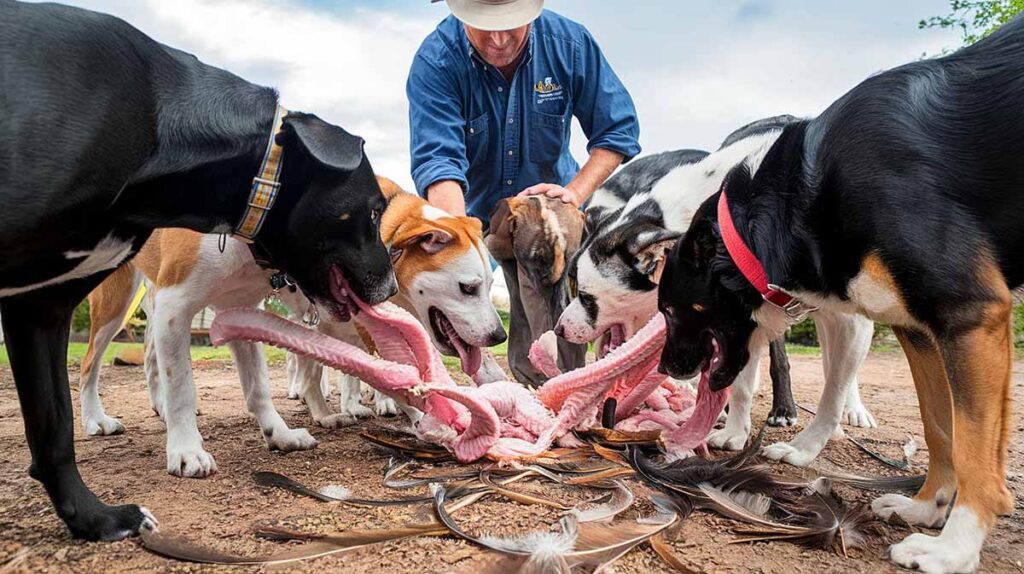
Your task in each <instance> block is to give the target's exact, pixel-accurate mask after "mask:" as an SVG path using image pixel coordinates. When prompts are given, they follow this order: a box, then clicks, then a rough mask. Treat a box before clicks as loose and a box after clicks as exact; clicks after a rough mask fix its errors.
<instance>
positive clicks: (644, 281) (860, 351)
mask: <svg viewBox="0 0 1024 574" xmlns="http://www.w3.org/2000/svg"><path fill="white" fill-rule="evenodd" d="M793 121H796V118H793V117H792V116H777V117H773V118H766V119H764V120H759V121H757V122H753V123H751V124H749V125H747V126H744V127H742V128H740V129H739V130H737V131H735V132H734V133H732V134H730V135H729V137H727V138H726V140H725V142H724V143H723V144H722V147H721V148H720V149H719V150H718V151H716V152H714V153H711V154H708V153H707V152H703V151H696V150H680V151H673V152H665V153H661V154H658V155H654V156H648V157H645V158H640V159H638V160H635V161H634V162H632V163H630V164H629V165H627V166H626V167H624V168H623V169H622V170H620V171H619V172H618V173H617V174H616V175H615V176H613V177H612V178H611V179H609V180H608V182H607V183H606V184H605V185H604V186H602V187H601V188H600V189H599V190H598V191H597V192H596V193H595V194H594V197H593V199H592V201H591V203H590V205H589V206H588V208H587V211H586V224H587V235H586V240H585V241H584V244H583V246H582V247H581V249H580V251H579V253H578V255H577V257H576V259H575V260H574V262H573V264H572V266H571V267H570V269H569V274H570V283H571V284H572V285H573V286H574V290H575V298H574V299H573V301H572V302H571V303H570V305H569V306H568V307H567V308H566V310H565V312H563V313H562V316H561V318H560V320H559V322H558V327H557V330H556V333H557V334H559V335H560V336H562V337H564V338H566V339H568V340H569V341H573V342H581V341H593V340H598V348H599V349H600V350H604V349H607V348H608V347H614V346H617V345H618V344H620V343H621V342H622V341H624V340H626V339H628V338H629V337H631V336H632V335H633V334H634V333H635V332H636V331H637V330H638V329H640V328H641V327H643V325H645V324H646V323H647V321H648V320H650V318H651V317H652V316H654V314H655V313H657V310H658V309H657V287H658V279H659V276H660V274H661V270H662V268H663V265H664V262H665V255H666V253H667V252H668V251H669V250H670V249H671V248H672V246H673V245H674V244H675V243H676V241H677V240H678V239H679V237H680V236H681V235H682V234H683V232H684V231H685V230H686V228H687V226H689V224H690V220H691V219H692V217H693V214H694V213H695V212H696V210H697V208H698V207H700V204H701V203H702V202H703V201H704V200H705V199H707V198H708V196H710V195H711V194H713V193H714V192H715V190H717V189H718V187H719V185H720V184H721V181H722V178H723V177H724V175H725V174H726V173H728V171H729V170H730V169H731V168H732V167H733V166H735V165H737V164H738V163H740V162H742V161H743V159H744V158H745V157H746V156H747V155H749V154H750V153H751V151H752V150H754V149H759V148H760V147H762V146H764V144H765V142H766V141H769V140H771V139H774V138H775V137H778V134H779V132H780V131H781V130H782V128H783V127H784V126H785V125H787V124H789V123H791V122H793ZM812 316H813V318H814V320H815V323H816V324H817V327H818V330H819V333H820V335H821V340H822V347H823V353H824V364H825V365H824V368H825V375H826V378H828V379H833V378H841V379H843V380H845V381H847V382H848V383H849V384H848V385H844V388H847V386H848V388H849V390H848V392H847V393H846V394H845V395H844V396H843V397H840V402H839V404H838V408H837V409H835V410H831V409H829V408H825V407H828V405H829V404H830V403H831V399H832V397H828V396H823V398H822V403H821V407H819V408H824V410H819V413H820V414H819V415H818V416H817V417H815V420H814V422H812V423H811V424H809V425H808V426H807V428H806V429H805V430H804V431H803V432H801V433H800V434H799V435H797V437H796V438H795V439H794V440H793V441H792V442H791V443H788V444H786V443H779V444H777V445H772V446H770V447H768V449H766V454H767V455H768V456H769V457H771V458H775V459H781V460H784V461H786V462H789V463H791V464H794V465H798V466H804V465H807V464H809V463H810V462H811V461H812V460H813V459H814V457H816V456H817V455H818V453H819V452H820V451H821V449H822V448H823V447H824V446H825V443H826V442H827V441H828V439H829V437H831V436H832V434H833V432H834V431H835V428H836V425H837V424H838V423H839V422H840V421H841V420H845V422H847V423H848V424H851V425H854V426H861V427H873V426H875V420H874V418H873V417H872V416H871V413H870V412H868V410H867V409H866V408H865V407H864V405H863V404H862V403H861V400H860V395H859V393H858V390H857V383H856V375H857V370H858V369H859V368H860V365H861V363H862V362H863V360H864V357H865V356H866V354H867V351H868V348H869V347H870V343H871V334H872V332H873V327H872V324H871V322H870V321H867V320H865V319H863V318H859V317H856V316H853V315H842V314H838V315H837V314H828V313H825V314H823V313H816V314H814V315H812ZM766 342H767V341H766ZM762 350H763V346H762V347H759V348H758V349H757V350H756V352H755V353H753V354H752V355H751V357H750V358H749V359H748V360H747V361H746V363H745V364H744V368H743V369H742V373H741V374H740V376H739V379H738V381H737V383H736V384H735V385H734V390H733V392H732V395H731V396H730V398H729V414H728V417H727V419H726V424H725V427H724V428H722V429H719V430H716V431H714V432H712V433H711V434H710V435H709V436H708V444H709V445H710V446H712V447H714V448H719V449H728V450H739V449H741V448H742V447H743V445H744V444H745V443H746V441H747V439H748V436H749V434H750V430H751V422H750V411H751V406H752V403H753V397H754V393H755V391H756V389H757V384H758V382H759V380H760V377H759V370H758V369H759V360H758V359H759V357H760V353H761V351H762ZM771 359H772V379H773V386H774V389H773V390H774V391H775V392H774V393H773V409H772V412H771V414H770V417H771V418H770V420H769V422H771V423H774V424H775V425H780V424H782V425H785V424H794V423H795V421H796V407H795V405H794V404H793V399H792V395H791V394H790V390H789V384H788V362H787V358H786V354H785V346H784V345H783V344H782V343H781V341H779V342H778V343H777V344H774V345H771Z"/></svg>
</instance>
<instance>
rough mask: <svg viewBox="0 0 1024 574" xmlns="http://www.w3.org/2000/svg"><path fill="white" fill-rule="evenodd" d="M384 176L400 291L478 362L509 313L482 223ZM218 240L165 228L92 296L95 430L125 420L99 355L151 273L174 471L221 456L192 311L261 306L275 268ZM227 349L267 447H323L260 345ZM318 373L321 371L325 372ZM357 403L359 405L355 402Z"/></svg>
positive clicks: (115, 428)
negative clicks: (292, 414)
mask: <svg viewBox="0 0 1024 574" xmlns="http://www.w3.org/2000/svg"><path fill="white" fill-rule="evenodd" d="M378 180H379V184H380V187H381V189H382V191H383V192H384V194H385V196H386V197H387V198H388V199H389V200H390V201H389V207H388V208H387V210H385V213H384V214H383V216H382V220H381V230H382V235H383V236H384V237H387V238H388V239H387V240H386V242H389V243H391V244H392V251H393V257H395V259H396V272H397V273H398V276H399V281H400V285H402V287H403V291H402V293H401V294H400V295H399V296H398V297H399V298H400V300H399V302H402V303H403V304H406V305H408V306H409V307H410V308H412V309H415V310H416V311H415V312H416V314H417V316H419V317H420V318H421V319H422V320H423V321H424V323H425V324H426V323H427V322H428V321H430V323H431V325H432V327H433V328H432V329H431V332H432V335H433V336H434V341H435V343H436V344H437V345H438V348H440V349H441V350H442V352H446V353H448V354H459V355H464V357H465V358H464V363H469V367H470V368H472V364H473V362H474V358H476V359H475V360H476V364H477V365H479V356H480V349H479V348H478V347H479V346H480V345H494V344H497V343H499V342H501V341H503V340H504V338H505V333H504V330H503V328H502V325H501V321H500V319H499V317H498V315H497V312H496V311H495V310H494V307H493V306H492V305H491V303H490V299H489V297H488V296H487V294H488V292H489V289H490V285H491V281H492V277H491V272H490V266H489V265H488V264H487V261H488V256H487V252H486V248H485V247H484V246H483V239H482V232H481V229H480V224H479V222H478V221H477V220H475V219H472V218H453V217H451V216H449V215H448V214H447V213H444V212H442V211H440V210H437V209H434V208H431V207H429V206H427V205H426V202H424V201H423V200H421V199H419V198H417V197H415V196H413V195H411V194H407V193H405V192H403V191H402V190H401V189H400V188H399V187H398V186H397V185H395V184H394V183H393V182H391V181H389V180H386V179H384V178H378ZM219 241H220V237H219V236H217V235H201V234H199V233H195V232H192V231H187V230H179V229H168V230H160V231H157V232H155V233H154V235H153V237H152V238H151V239H150V240H149V241H148V242H147V243H146V245H145V247H143V249H142V250H141V251H140V252H139V255H138V256H137V257H136V258H135V259H134V260H133V261H132V262H131V263H130V264H129V265H126V266H124V267H123V268H122V269H119V270H118V271H117V272H116V273H115V274H113V275H112V276H111V277H109V278H108V279H107V280H106V281H104V282H103V283H102V284H101V285H100V286H99V287H98V288H97V289H96V290H95V291H93V293H92V294H90V296H89V301H90V309H91V311H92V328H91V332H90V341H89V342H90V344H89V350H88V351H87V354H86V357H85V360H84V361H83V363H82V373H81V402H82V423H83V425H84V426H85V428H86V432H88V433H89V434H92V435H99V434H116V433H119V432H123V430H124V427H123V426H122V425H121V423H120V422H118V421H117V420H116V419H113V418H111V417H109V416H108V415H107V414H106V413H105V412H104V410H103V405H102V403H101V401H100V399H99V392H98V382H99V371H100V363H99V361H98V358H99V357H102V356H103V351H104V350H105V349H106V347H107V346H108V345H109V343H110V341H111V340H112V339H113V337H114V335H116V334H117V332H118V331H119V330H120V328H121V324H122V321H123V318H124V315H125V313H126V311H127V309H128V307H129V306H130V304H131V299H132V296H133V295H134V294H135V292H136V290H137V288H138V285H139V284H140V283H141V282H142V281H143V280H148V281H149V282H150V284H151V286H152V287H151V289H150V292H149V295H148V297H147V301H146V302H145V307H144V308H145V310H146V311H147V316H148V318H149V319H148V321H147V332H146V339H147V345H146V376H147V383H148V384H149V390H150V401H151V404H152V405H153V408H154V410H155V411H156V412H157V413H158V414H159V415H160V416H161V417H163V419H164V421H165V422H166V424H167V470H168V472H170V473H171V474H175V475H179V476H187V477H204V476H207V475H209V474H211V473H213V472H215V471H216V468H217V466H216V462H215V461H214V458H213V456H212V455H210V453H208V452H206V451H205V450H204V448H203V439H202V436H201V435H200V434H199V430H198V427H197V422H196V395H195V386H194V384H193V381H192V368H191V357H190V353H189V343H190V334H191V333H190V330H191V320H192V317H194V316H195V314H196V313H198V312H199V311H200V310H202V309H203V308H206V307H211V308H213V309H214V310H217V309H225V308H231V307H239V306H256V305H258V304H259V303H260V302H261V301H262V300H263V299H264V298H265V297H266V296H267V295H268V294H269V292H270V284H269V278H270V276H271V275H272V274H273V273H274V272H273V271H271V270H265V269H261V268H260V267H259V266H258V265H257V264H256V262H255V261H254V259H253V257H252V254H251V252H250V250H249V248H248V246H246V245H245V244H244V243H242V242H240V241H237V240H233V239H231V240H228V241H227V242H226V244H225V249H224V251H223V253H222V252H221V251H220V248H219V246H218V243H219ZM399 250H401V251H399ZM399 269H401V271H399ZM287 291H288V290H287V289H283V290H282V295H284V296H283V297H282V299H283V300H284V302H285V303H286V304H287V305H289V306H290V307H291V308H292V309H294V310H295V311H298V312H299V313H301V312H302V311H304V310H305V309H306V308H307V306H308V302H307V301H305V299H304V298H303V297H301V295H299V296H293V297H290V298H289V297H288V296H287V295H286V293H287ZM421 310H422V312H420V311H421ZM435 325H436V326H435ZM321 328H322V329H325V330H338V331H345V330H346V329H350V328H351V329H353V332H355V331H354V328H352V327H351V323H338V322H334V321H332V320H330V319H327V318H325V319H324V321H323V322H322V323H321ZM349 338H350V337H349ZM356 338H357V339H358V333H356ZM229 348H230V349H231V352H232V356H233V357H234V359H235V364H236V365H237V367H238V371H239V379H240V382H241V384H242V389H243V393H244V395H245V398H246V406H247V407H248V409H249V411H250V412H251V413H252V414H253V415H254V416H255V417H256V419H257V421H258V423H259V425H260V429H261V430H262V432H263V436H264V437H265V439H266V441H267V446H268V447H269V448H271V449H277V450H283V451H292V450H303V449H309V448H313V447H314V446H316V441H315V440H314V439H313V437H312V436H311V435H310V434H309V433H308V432H307V431H306V430H305V429H290V428H288V426H287V424H285V422H284V420H283V419H282V418H281V417H280V415H279V414H278V413H277V411H276V410H275V408H274V406H273V402H272V401H271V398H270V381H269V374H268V370H267V367H266V361H265V359H264V355H263V351H262V348H261V346H260V345H258V344H254V343H248V342H233V343H230V344H229ZM316 380H317V381H319V380H320V376H319V372H317V375H316ZM356 388H357V389H358V386H357V387H356ZM350 394H351V393H350ZM355 396H356V397H358V392H356V393H355ZM304 398H305V399H306V401H307V404H308V405H309V406H310V411H311V413H312V414H313V417H314V419H315V420H316V421H317V422H318V423H319V424H321V425H323V426H329V427H334V426H340V425H341V424H345V423H347V422H351V420H352V417H347V416H345V414H344V413H343V415H342V416H340V417H332V416H331V413H330V412H329V411H327V410H326V402H325V401H324V396H323V391H322V390H321V389H320V386H319V385H316V392H315V393H314V392H308V393H306V394H305V395H304ZM344 399H345V397H343V400H344ZM357 400H358V399H357ZM349 410H350V411H351V410H354V409H353V408H352V407H351V406H350V407H349ZM378 410H385V411H390V412H394V406H393V405H391V406H388V405H387V404H386V403H385V402H383V401H381V402H378ZM357 414H359V415H368V414H370V411H368V410H366V409H363V410H362V411H359V412H358V413H357Z"/></svg>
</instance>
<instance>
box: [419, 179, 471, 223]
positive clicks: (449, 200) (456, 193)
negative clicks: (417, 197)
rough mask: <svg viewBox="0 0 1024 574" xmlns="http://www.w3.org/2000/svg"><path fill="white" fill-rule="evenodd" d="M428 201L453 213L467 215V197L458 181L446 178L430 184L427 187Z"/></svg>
mask: <svg viewBox="0 0 1024 574" xmlns="http://www.w3.org/2000/svg"><path fill="white" fill-rule="evenodd" d="M427 201H428V202H429V203H430V205H433V206H434V207H436V208H438V209H443V210H445V211H447V212H448V213H450V214H452V215H466V198H465V197H463V195H462V186H461V185H459V182H457V181H452V180H444V181H438V182H435V183H432V184H430V185H429V186H428V187H427Z"/></svg>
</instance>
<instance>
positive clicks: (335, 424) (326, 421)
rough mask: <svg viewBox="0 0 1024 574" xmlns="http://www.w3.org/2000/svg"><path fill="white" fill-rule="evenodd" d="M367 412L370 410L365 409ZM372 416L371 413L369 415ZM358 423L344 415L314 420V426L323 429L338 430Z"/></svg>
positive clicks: (353, 418)
mask: <svg viewBox="0 0 1024 574" xmlns="http://www.w3.org/2000/svg"><path fill="white" fill-rule="evenodd" d="M366 410H367V411H369V410H370V409H366ZM371 414H372V413H371ZM357 422H359V420H358V419H356V418H355V417H352V416H349V415H346V414H341V413H338V414H333V415H327V416H326V417H321V418H319V419H317V420H316V424H318V425H320V426H322V427H324V428H325V429H340V428H342V427H347V426H352V425H354V424H356V423H357Z"/></svg>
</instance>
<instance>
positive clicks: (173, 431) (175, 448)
mask: <svg viewBox="0 0 1024 574" xmlns="http://www.w3.org/2000/svg"><path fill="white" fill-rule="evenodd" d="M181 291H182V287H180V286H175V287H169V288H165V289H161V290H160V291H159V292H157V295H156V301H155V305H154V307H155V308H154V313H153V344H154V346H155V347H156V357H157V365H158V366H159V369H158V372H159V378H160V386H161V387H163V399H164V403H163V404H164V420H165V421H166V423H167V472H169V473H171V474H173V475H175V476H182V477H189V478H203V477H206V476H209V475H211V474H213V473H214V472H217V463H216V461H214V459H213V456H212V455H211V454H210V453H208V452H206V450H204V449H203V437H202V435H200V434H199V428H198V425H197V423H196V388H195V383H194V381H193V378H192V357H191V355H190V352H189V343H190V339H191V318H192V316H193V315H194V314H195V313H198V312H199V310H198V309H191V308H189V307H188V306H187V303H191V302H193V301H194V300H202V298H196V297H190V296H189V295H188V294H186V293H182V292H181Z"/></svg>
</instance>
